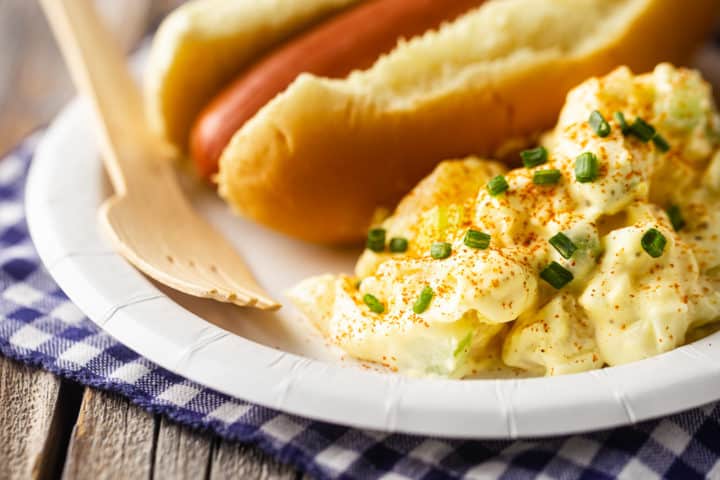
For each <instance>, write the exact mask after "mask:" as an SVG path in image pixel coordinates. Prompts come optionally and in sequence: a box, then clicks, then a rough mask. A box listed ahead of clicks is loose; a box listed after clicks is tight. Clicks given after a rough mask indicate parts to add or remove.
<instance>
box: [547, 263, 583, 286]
mask: <svg viewBox="0 0 720 480" xmlns="http://www.w3.org/2000/svg"><path fill="white" fill-rule="evenodd" d="M540 278H542V279H543V280H545V281H546V282H547V283H549V284H550V285H552V286H553V287H554V288H555V289H557V290H560V289H561V288H563V287H564V286H565V285H567V284H568V283H570V282H572V281H573V278H575V277H573V274H572V272H571V271H569V270H566V269H565V268H564V267H563V266H562V265H560V264H559V263H557V262H552V263H550V265H548V266H547V267H545V269H544V270H543V271H542V272H540Z"/></svg>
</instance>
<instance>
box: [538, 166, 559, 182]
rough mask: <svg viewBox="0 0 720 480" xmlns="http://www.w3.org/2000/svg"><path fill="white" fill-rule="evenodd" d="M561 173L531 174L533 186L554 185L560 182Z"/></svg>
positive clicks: (543, 171) (541, 172)
mask: <svg viewBox="0 0 720 480" xmlns="http://www.w3.org/2000/svg"><path fill="white" fill-rule="evenodd" d="M560 177H562V173H560V170H556V169H552V170H538V171H536V172H535V173H534V174H533V183H534V184H535V185H555V184H556V183H558V182H559V181H560Z"/></svg>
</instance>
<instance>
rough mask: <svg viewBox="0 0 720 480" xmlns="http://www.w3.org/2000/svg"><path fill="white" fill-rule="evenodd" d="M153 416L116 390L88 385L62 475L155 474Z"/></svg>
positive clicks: (92, 477) (90, 477) (91, 478)
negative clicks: (99, 389) (100, 389)
mask: <svg viewBox="0 0 720 480" xmlns="http://www.w3.org/2000/svg"><path fill="white" fill-rule="evenodd" d="M154 445H155V419H154V417H153V416H152V415H151V414H149V413H147V412H145V411H144V410H142V409H140V408H139V407H137V406H135V405H132V404H131V403H130V402H129V401H127V400H126V399H124V398H122V397H119V396H117V395H114V394H110V393H105V392H100V391H97V390H92V389H87V390H86V391H85V396H84V397H83V401H82V405H81V406H80V414H79V415H78V419H77V423H76V424H75V428H74V429H73V433H72V438H71V440H70V447H69V449H68V454H67V460H66V463H65V470H64V472H63V478H65V479H80V480H83V479H88V480H95V479H97V478H130V479H133V480H141V479H145V478H152V468H153V455H154Z"/></svg>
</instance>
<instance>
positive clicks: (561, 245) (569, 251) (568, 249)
mask: <svg viewBox="0 0 720 480" xmlns="http://www.w3.org/2000/svg"><path fill="white" fill-rule="evenodd" d="M549 242H550V245H552V246H553V247H555V250H557V251H558V253H559V254H560V255H562V257H563V258H565V259H569V258H571V257H572V256H573V253H575V251H576V250H577V246H576V245H575V244H574V243H573V241H572V240H570V238H568V236H567V235H565V234H564V233H562V232H560V233H558V234H556V235H555V236H554V237H552V238H551V239H550V240H549Z"/></svg>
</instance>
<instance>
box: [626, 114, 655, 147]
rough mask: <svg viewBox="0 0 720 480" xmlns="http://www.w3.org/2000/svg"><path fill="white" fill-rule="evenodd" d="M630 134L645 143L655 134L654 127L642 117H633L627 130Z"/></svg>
mask: <svg viewBox="0 0 720 480" xmlns="http://www.w3.org/2000/svg"><path fill="white" fill-rule="evenodd" d="M629 133H630V135H634V136H636V137H637V138H639V139H640V140H642V141H643V142H645V143H647V142H649V141H650V140H652V138H653V137H654V136H655V128H654V127H653V126H652V125H650V124H649V123H647V122H646V121H645V120H643V119H642V118H640V117H638V118H636V119H635V122H633V124H632V125H630V130H629Z"/></svg>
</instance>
